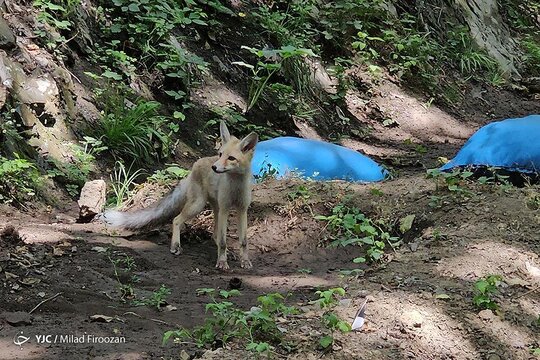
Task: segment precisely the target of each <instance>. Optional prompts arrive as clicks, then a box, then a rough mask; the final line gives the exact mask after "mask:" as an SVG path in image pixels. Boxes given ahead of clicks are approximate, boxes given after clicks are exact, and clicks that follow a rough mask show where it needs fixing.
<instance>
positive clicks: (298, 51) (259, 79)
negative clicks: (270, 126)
mask: <svg viewBox="0 0 540 360" xmlns="http://www.w3.org/2000/svg"><path fill="white" fill-rule="evenodd" d="M242 49H245V50H248V51H249V52H250V53H251V54H253V55H255V56H256V58H257V63H256V64H255V65H251V64H248V63H245V62H243V61H235V62H233V64H236V65H240V66H243V67H246V68H248V69H249V70H251V80H250V86H249V94H248V106H247V108H246V112H248V111H249V110H251V109H252V108H253V106H255V104H256V103H257V101H258V100H259V98H260V96H261V95H262V93H263V91H264V90H265V88H266V86H267V84H268V81H269V80H270V78H271V77H272V76H273V75H274V74H275V73H276V72H278V71H280V70H282V68H283V66H284V64H287V63H289V64H290V63H291V62H292V61H293V59H294V58H298V57H302V56H316V55H315V54H314V53H313V51H312V50H311V49H304V48H297V47H294V46H292V45H289V46H282V47H281V48H280V49H276V50H260V49H256V48H250V47H248V46H242ZM272 59H275V60H274V61H272Z"/></svg>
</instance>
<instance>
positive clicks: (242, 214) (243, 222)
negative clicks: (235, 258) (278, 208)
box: [238, 208, 252, 269]
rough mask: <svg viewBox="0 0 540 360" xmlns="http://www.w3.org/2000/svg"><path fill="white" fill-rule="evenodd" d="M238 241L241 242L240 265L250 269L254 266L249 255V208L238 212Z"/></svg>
mask: <svg viewBox="0 0 540 360" xmlns="http://www.w3.org/2000/svg"><path fill="white" fill-rule="evenodd" d="M238 239H239V240H240V265H241V266H242V267H243V268H245V269H249V268H251V267H252V265H251V261H249V255H248V242H247V208H246V209H241V210H239V211H238Z"/></svg>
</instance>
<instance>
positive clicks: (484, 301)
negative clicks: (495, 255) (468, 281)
mask: <svg viewBox="0 0 540 360" xmlns="http://www.w3.org/2000/svg"><path fill="white" fill-rule="evenodd" d="M501 281H502V277H501V276H500V275H489V276H486V277H484V278H482V279H480V280H478V281H477V282H475V283H474V292H475V294H476V295H475V296H474V298H473V304H474V305H475V306H476V307H478V308H480V309H490V310H498V309H499V305H498V304H497V302H496V301H495V300H494V299H493V295H495V294H497V292H498V290H497V288H498V286H499V284H500V282H501Z"/></svg>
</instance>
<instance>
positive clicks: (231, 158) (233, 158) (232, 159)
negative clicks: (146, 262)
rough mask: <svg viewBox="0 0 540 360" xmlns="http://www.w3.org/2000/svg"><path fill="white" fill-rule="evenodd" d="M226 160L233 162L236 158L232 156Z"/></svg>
mask: <svg viewBox="0 0 540 360" xmlns="http://www.w3.org/2000/svg"><path fill="white" fill-rule="evenodd" d="M228 160H230V161H234V160H236V158H235V157H234V156H229V157H228Z"/></svg>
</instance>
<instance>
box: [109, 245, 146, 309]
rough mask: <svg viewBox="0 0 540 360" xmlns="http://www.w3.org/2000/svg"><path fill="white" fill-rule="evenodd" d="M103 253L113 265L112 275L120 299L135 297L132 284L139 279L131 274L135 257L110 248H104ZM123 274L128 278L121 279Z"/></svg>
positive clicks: (125, 299)
mask: <svg viewBox="0 0 540 360" xmlns="http://www.w3.org/2000/svg"><path fill="white" fill-rule="evenodd" d="M105 255H106V256H107V259H108V260H109V261H110V263H111V264H112V266H113V272H114V277H115V279H116V281H117V283H118V291H119V293H120V301H123V302H125V301H127V300H132V299H133V298H135V290H134V288H133V284H134V283H136V282H138V281H139V278H138V277H137V276H135V275H133V274H131V272H132V271H133V270H135V268H136V264H135V259H134V258H133V257H131V256H129V255H127V254H125V253H123V252H116V251H113V250H112V249H111V248H107V249H106V250H105ZM130 274H131V275H130ZM125 275H128V276H127V278H128V280H123V279H125V278H126V276H125Z"/></svg>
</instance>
